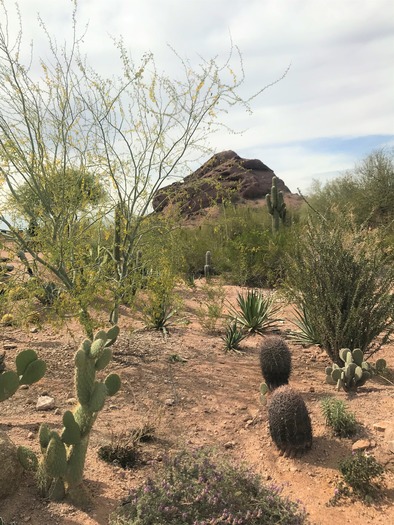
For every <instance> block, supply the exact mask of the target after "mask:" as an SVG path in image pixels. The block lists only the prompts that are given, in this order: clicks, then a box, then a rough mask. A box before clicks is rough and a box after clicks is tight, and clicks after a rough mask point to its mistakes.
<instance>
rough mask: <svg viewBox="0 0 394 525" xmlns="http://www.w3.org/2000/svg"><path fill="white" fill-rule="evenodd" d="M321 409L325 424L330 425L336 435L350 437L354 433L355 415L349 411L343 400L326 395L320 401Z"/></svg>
mask: <svg viewBox="0 0 394 525" xmlns="http://www.w3.org/2000/svg"><path fill="white" fill-rule="evenodd" d="M321 409H322V412H323V416H324V419H325V421H326V425H327V426H329V427H331V428H332V429H333V431H334V433H335V434H336V435H337V436H340V437H350V436H353V435H354V434H355V433H356V431H357V422H356V418H355V415H354V414H353V413H352V412H349V410H348V409H347V407H346V405H345V403H344V402H343V401H341V400H340V399H334V398H332V397H326V398H324V399H322V401H321Z"/></svg>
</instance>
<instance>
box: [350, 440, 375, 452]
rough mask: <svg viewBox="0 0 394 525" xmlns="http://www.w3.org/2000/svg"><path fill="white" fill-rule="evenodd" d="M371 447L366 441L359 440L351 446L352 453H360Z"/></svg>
mask: <svg viewBox="0 0 394 525" xmlns="http://www.w3.org/2000/svg"><path fill="white" fill-rule="evenodd" d="M370 446H371V442H370V441H369V440H368V439H359V440H358V441H355V442H354V443H353V445H352V452H361V451H363V450H366V449H367V448H369V447H370Z"/></svg>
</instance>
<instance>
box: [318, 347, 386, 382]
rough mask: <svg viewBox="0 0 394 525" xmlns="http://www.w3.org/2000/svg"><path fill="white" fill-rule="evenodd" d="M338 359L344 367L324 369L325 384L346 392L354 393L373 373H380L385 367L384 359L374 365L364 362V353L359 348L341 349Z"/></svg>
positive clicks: (335, 366) (335, 365)
mask: <svg viewBox="0 0 394 525" xmlns="http://www.w3.org/2000/svg"><path fill="white" fill-rule="evenodd" d="M339 357H340V359H341V360H342V361H343V363H344V366H343V367H340V366H338V365H337V364H335V363H334V364H333V365H332V366H328V367H327V368H326V370H325V371H326V382H327V383H329V384H331V385H336V386H337V389H338V390H339V389H340V388H343V389H344V390H345V391H346V392H348V391H351V390H353V391H355V390H357V388H358V387H360V386H363V385H364V384H365V383H366V382H367V381H368V379H370V378H371V377H372V375H373V373H374V372H380V371H382V370H383V369H384V368H385V367H386V361H385V360H384V359H378V360H377V361H376V363H375V365H371V364H370V363H368V362H367V361H364V353H363V351H362V350H361V349H360V348H355V349H354V350H353V351H351V350H350V349H349V348H341V350H340V351H339Z"/></svg>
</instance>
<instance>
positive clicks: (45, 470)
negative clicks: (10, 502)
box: [18, 326, 120, 500]
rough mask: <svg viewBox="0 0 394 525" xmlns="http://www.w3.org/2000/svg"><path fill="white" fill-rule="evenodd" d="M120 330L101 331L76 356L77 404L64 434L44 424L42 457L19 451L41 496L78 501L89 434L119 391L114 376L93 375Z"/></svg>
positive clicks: (106, 360) (106, 359)
mask: <svg viewBox="0 0 394 525" xmlns="http://www.w3.org/2000/svg"><path fill="white" fill-rule="evenodd" d="M118 334H119V328H118V327H117V326H114V327H112V328H111V329H110V330H108V332H105V331H100V332H98V333H97V334H96V336H95V338H94V340H93V341H91V340H90V339H86V340H85V341H83V343H82V344H81V346H80V348H79V350H78V351H77V353H76V354H75V388H76V393H77V398H78V401H79V403H78V404H77V406H76V407H75V409H74V410H73V411H72V412H71V411H70V410H67V411H66V412H64V414H63V431H62V433H61V434H59V433H58V432H56V431H53V430H50V428H49V427H48V425H46V424H43V425H41V427H40V431H39V440H40V446H41V453H42V457H41V460H40V461H39V460H38V458H37V457H36V455H35V454H34V452H32V451H31V450H29V449H28V448H26V447H19V449H18V457H19V460H20V462H21V463H22V466H23V467H24V468H25V469H26V470H35V471H37V480H38V483H39V488H40V489H41V492H42V493H43V495H44V496H46V497H49V498H50V499H53V500H61V499H63V498H64V496H65V495H66V494H67V493H68V494H70V495H71V496H72V497H75V498H77V497H78V492H79V485H80V483H81V482H82V478H83V470H84V465H85V459H86V452H87V449H88V444H89V437H90V432H91V430H92V428H93V425H94V422H95V421H96V418H97V416H98V413H99V412H100V410H102V409H103V407H104V404H105V401H106V399H107V397H108V396H113V395H114V394H116V393H117V392H118V390H119V388H120V378H119V376H118V375H117V374H109V375H108V376H107V377H106V379H105V380H104V381H97V380H96V372H98V371H100V370H103V369H104V368H105V367H106V366H107V365H108V364H109V362H110V361H111V358H112V351H111V349H110V348H109V347H110V346H111V345H112V344H113V343H114V342H115V341H116V338H117V337H118Z"/></svg>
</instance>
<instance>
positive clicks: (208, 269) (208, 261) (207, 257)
mask: <svg viewBox="0 0 394 525" xmlns="http://www.w3.org/2000/svg"><path fill="white" fill-rule="evenodd" d="M211 273H212V257H211V252H210V251H207V252H206V254H205V265H204V276H205V278H206V279H208V278H209V277H210V276H211Z"/></svg>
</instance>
